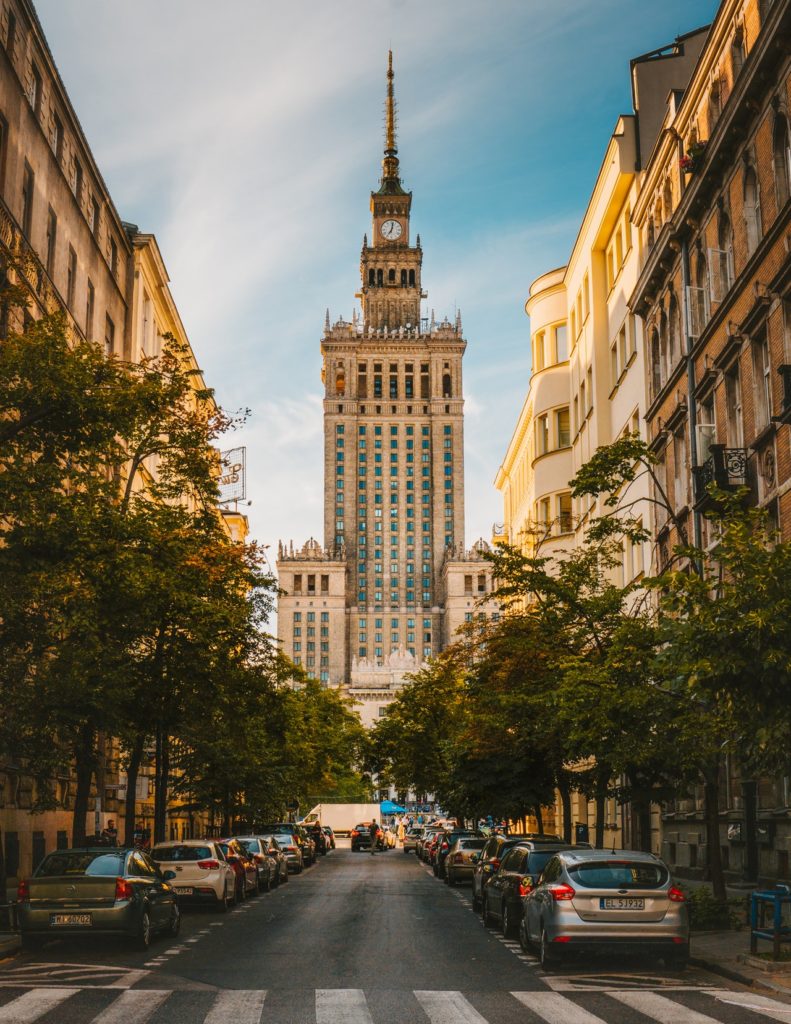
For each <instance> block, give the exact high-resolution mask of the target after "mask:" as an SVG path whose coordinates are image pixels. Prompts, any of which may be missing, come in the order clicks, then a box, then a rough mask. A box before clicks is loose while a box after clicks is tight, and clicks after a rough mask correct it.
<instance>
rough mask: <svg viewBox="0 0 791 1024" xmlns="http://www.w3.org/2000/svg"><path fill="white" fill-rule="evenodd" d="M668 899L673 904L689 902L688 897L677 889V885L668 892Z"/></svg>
mask: <svg viewBox="0 0 791 1024" xmlns="http://www.w3.org/2000/svg"><path fill="white" fill-rule="evenodd" d="M667 897H668V899H669V900H670V902H671V903H686V902H687V897H686V896H685V895H684V893H683V892H682V891H681V890H680V889H677V888H676V886H675V885H671V886H670V888H669V889H668V890H667Z"/></svg>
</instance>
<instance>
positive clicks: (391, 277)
mask: <svg viewBox="0 0 791 1024" xmlns="http://www.w3.org/2000/svg"><path fill="white" fill-rule="evenodd" d="M395 279H396V277H395V268H393V267H391V268H390V269H389V270H388V272H387V280H388V282H389V283H390V284H395Z"/></svg>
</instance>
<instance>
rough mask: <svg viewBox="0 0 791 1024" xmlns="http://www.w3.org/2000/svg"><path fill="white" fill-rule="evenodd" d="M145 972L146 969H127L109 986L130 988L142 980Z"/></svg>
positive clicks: (146, 972)
mask: <svg viewBox="0 0 791 1024" xmlns="http://www.w3.org/2000/svg"><path fill="white" fill-rule="evenodd" d="M147 974H148V971H127V972H126V974H124V975H123V976H122V977H120V978H119V979H118V981H114V982H112V983H111V984H110V988H131V987H132V986H133V985H136V984H137V982H138V981H142V979H143V978H145V976H146V975H147Z"/></svg>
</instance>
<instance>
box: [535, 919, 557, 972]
mask: <svg viewBox="0 0 791 1024" xmlns="http://www.w3.org/2000/svg"><path fill="white" fill-rule="evenodd" d="M538 958H539V960H540V961H541V966H542V967H543V968H544V970H548V969H549V968H550V967H557V965H558V964H559V963H560V957H559V955H558V954H557V952H556V951H555V950H554V949H552V947H551V945H550V942H549V938H548V936H547V930H546V928H542V929H541V946H540V948H539V953H538Z"/></svg>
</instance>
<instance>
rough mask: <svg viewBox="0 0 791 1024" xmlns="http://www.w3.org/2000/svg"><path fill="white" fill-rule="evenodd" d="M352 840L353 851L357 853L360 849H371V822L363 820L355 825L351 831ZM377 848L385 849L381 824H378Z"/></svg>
mask: <svg viewBox="0 0 791 1024" xmlns="http://www.w3.org/2000/svg"><path fill="white" fill-rule="evenodd" d="M349 836H350V837H351V841H352V852H353V853H357V852H358V851H359V850H370V849H371V822H370V821H361V822H360V824H359V825H355V826H354V828H353V829H352V830H351V832H350V833H349ZM376 848H377V850H383V849H384V831H383V829H382V826H381V825H377V826H376Z"/></svg>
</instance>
